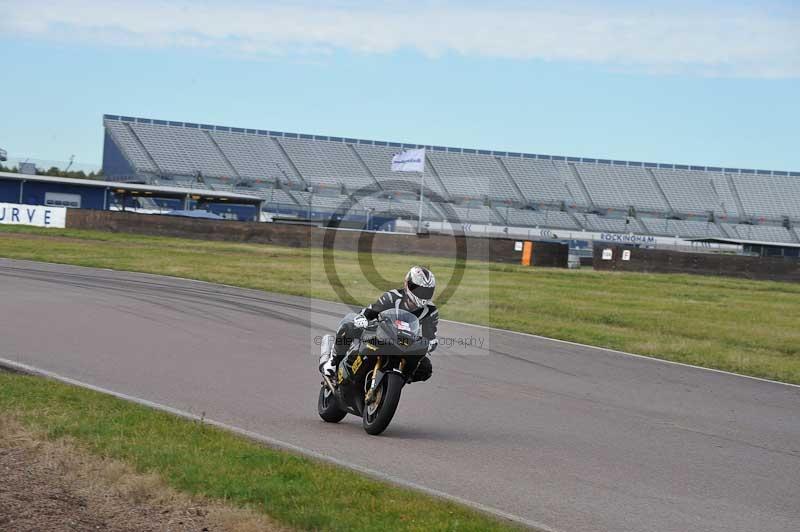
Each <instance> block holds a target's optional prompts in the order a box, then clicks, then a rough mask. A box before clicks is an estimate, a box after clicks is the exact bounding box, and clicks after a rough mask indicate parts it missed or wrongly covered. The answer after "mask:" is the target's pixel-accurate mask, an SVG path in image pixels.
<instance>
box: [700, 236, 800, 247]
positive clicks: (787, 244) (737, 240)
mask: <svg viewBox="0 0 800 532" xmlns="http://www.w3.org/2000/svg"><path fill="white" fill-rule="evenodd" d="M686 240H691V241H693V242H708V243H711V244H736V245H740V246H768V247H776V248H800V244H793V243H790V242H765V241H762V240H744V239H741V238H720V237H699V238H686Z"/></svg>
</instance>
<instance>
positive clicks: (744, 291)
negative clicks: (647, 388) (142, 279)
mask: <svg viewBox="0 0 800 532" xmlns="http://www.w3.org/2000/svg"><path fill="white" fill-rule="evenodd" d="M321 254H322V251H321V250H319V249H296V248H287V247H279V246H266V245H257V244H238V243H222V242H208V241H200V240H186V239H176V238H162V237H148V236H138V235H127V234H115V233H106V232H96V231H79V230H44V229H34V228H18V227H15V228H10V227H3V226H0V256H2V257H9V258H18V259H30V260H37V261H47V262H58V263H67V264H76V265H83V266H95V267H103V268H114V269H120V270H131V271H140V272H151V273H161V274H167V275H175V276H180V277H189V278H194V279H201V280H206V281H213V282H220V283H227V284H232V285H238V286H244V287H249V288H256V289H262V290H268V291H274V292H283V293H288V294H295V295H301V296H311V297H316V298H321V299H329V300H336V299H338V296H337V293H336V290H334V286H332V283H331V281H330V280H329V278H328V276H327V275H326V272H325V269H324V267H323V261H322V257H321ZM362 258H364V257H362ZM373 258H374V262H375V272H376V273H377V274H379V275H380V276H381V277H383V278H384V279H391V280H398V283H399V280H400V279H402V275H403V274H404V273H405V271H406V270H407V269H408V267H409V266H410V265H411V264H413V263H416V262H421V263H423V264H426V265H428V266H430V267H431V268H432V269H433V270H434V271H435V272H436V273H437V276H438V277H439V279H440V285H445V284H447V281H448V277H449V276H452V273H453V271H454V264H453V261H452V260H450V259H444V258H424V259H423V258H419V257H412V256H405V255H400V254H398V255H391V254H378V255H375V256H374V257H373ZM335 264H336V272H337V274H338V276H339V279H340V284H341V286H342V287H344V288H346V289H347V291H348V292H349V293H351V294H352V295H353V296H354V297H355V299H356V300H358V301H359V302H361V303H367V302H369V301H371V300H372V299H374V298H375V297H376V295H377V294H378V292H379V290H384V289H386V288H389V287H391V286H393V285H396V284H398V283H389V282H381V283H376V284H378V286H377V287H376V286H373V283H371V282H370V281H369V280H368V279H367V278H366V277H365V275H364V273H362V271H361V266H360V263H359V257H358V255H357V254H356V253H353V252H336V254H335ZM464 273H465V274H464V278H463V281H462V282H461V283H460V285H459V286H458V287H457V289H456V290H455V291H454V293H453V295H452V297H451V298H450V299H449V300H448V301H447V302H446V304H444V305H443V307H442V310H441V315H442V317H443V318H445V319H451V320H458V321H465V322H470V323H476V324H483V325H491V326H495V327H500V328H504V329H512V330H516V331H522V332H530V333H535V334H541V335H545V336H550V337H553V338H560V339H564V340H571V341H575V342H581V343H587V344H592V345H597V346H602V347H609V348H613V349H620V350H624V351H630V352H634V353H640V354H643V355H648V356H653V357H658V358H664V359H668V360H674V361H679V362H686V363H690V364H696V365H700V366H705V367H710V368H717V369H723V370H728V371H734V372H737V373H743V374H747V375H753V376H759V377H765V378H769V379H775V380H781V381H785V382H792V383H800V329H798V326H797V325H798V322H799V320H798V316H800V297H798V296H800V285H798V284H790V283H777V282H767V281H746V280H740V279H733V278H723V277H703V276H691V275H647V274H635V273H624V274H623V273H607V272H593V271H589V270H580V271H567V270H556V269H539V268H525V267H521V266H516V265H500V264H488V263H480V262H470V263H468V265H467V268H466V270H465V272H464ZM598 356H600V355H598Z"/></svg>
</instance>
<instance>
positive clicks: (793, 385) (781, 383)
mask: <svg viewBox="0 0 800 532" xmlns="http://www.w3.org/2000/svg"><path fill="white" fill-rule="evenodd" d="M439 321H446V322H448V323H454V324H456V325H464V326H466V327H477V328H479V329H488V330H490V331H497V332H502V333H508V334H518V335H520V336H529V337H531V338H536V339H539V340H547V341H548V342H556V343H559V344H567V345H574V346H576V347H586V348H588V349H596V350H598V351H604V352H606V353H613V354H615V355H625V356H629V357H634V358H639V359H642V360H649V361H651V362H661V363H662V364H673V365H675V366H683V367H685V368H694V369H702V370H704V371H713V372H714V373H722V374H723V375H731V376H733V377H741V378H743V379H752V380H755V381H761V382H768V383H770V384H780V385H782V386H791V387H793V388H800V384H792V383H790V382H781V381H773V380H770V379H764V378H762V377H753V376H751V375H743V374H741V373H733V372H731V371H725V370H722V369H714V368H706V367H704V366H695V365H693V364H686V363H685V362H676V361H674V360H665V359H663V358H657V357H654V356H647V355H637V354H636V353H628V352H627V351H618V350H616V349H611V348H608V347H598V346H596V345H588V344H581V343H578V342H571V341H569V340H559V339H558V338H550V337H547V336H539V335H538V334H532V333H525V332H519V331H509V330H508V329H498V328H497V327H489V326H488V325H478V324H475V323H464V322H461V321H453V320H444V319H442V320H439Z"/></svg>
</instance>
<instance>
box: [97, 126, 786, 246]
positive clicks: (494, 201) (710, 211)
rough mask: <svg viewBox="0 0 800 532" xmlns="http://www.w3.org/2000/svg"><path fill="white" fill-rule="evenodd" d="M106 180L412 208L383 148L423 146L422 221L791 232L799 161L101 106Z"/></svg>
mask: <svg viewBox="0 0 800 532" xmlns="http://www.w3.org/2000/svg"><path fill="white" fill-rule="evenodd" d="M103 124H104V127H105V144H104V153H103V171H104V174H105V175H106V176H107V177H108V178H109V179H113V180H120V181H130V182H143V183H148V184H168V185H170V186H178V187H192V186H197V184H198V183H201V184H202V185H203V186H204V187H206V188H210V189H212V190H224V191H231V192H233V191H238V192H246V193H247V194H251V195H256V196H259V197H261V198H264V200H265V209H266V210H269V211H272V212H279V213H283V214H293V215H296V216H302V217H306V216H308V215H309V214H311V213H315V216H316V217H321V218H325V217H332V216H336V217H337V219H343V218H345V219H346V218H348V217H354V218H355V217H361V216H364V215H365V214H367V213H369V214H371V215H373V216H375V215H380V216H381V217H382V218H384V219H386V218H405V219H413V218H415V217H416V215H417V210H418V207H419V205H418V196H419V192H420V190H419V186H420V183H419V177H418V176H417V175H415V174H404V173H392V172H390V169H389V168H390V160H391V156H392V155H393V154H394V153H396V152H398V151H400V150H402V149H407V148H422V147H424V148H427V151H428V157H427V163H426V172H425V188H424V194H425V208H424V214H423V217H424V219H426V220H428V221H432V222H439V221H446V222H450V223H456V224H461V223H469V224H482V225H495V226H515V227H539V228H554V229H568V230H574V231H592V232H614V233H636V234H643V235H655V236H670V237H724V238H753V239H756V238H757V239H758V240H766V241H771V242H795V243H797V242H800V236H799V235H798V232H797V230H796V229H795V227H794V226H795V224H797V223H798V222H800V172H780V171H768V170H748V169H738V168H719V167H706V166H687V165H678V164H663V163H647V162H631V161H619V160H606V159H591V158H585V157H564V156H554V155H540V154H530V153H514V152H504V151H492V150H476V149H468V148H452V147H444V146H422V145H417V144H408V143H399V142H386V141H377V140H363V139H354V138H344V137H329V136H320V135H309V134H298V133H285V132H280V131H267V130H260V129H259V130H256V129H244V128H235V127H224V126H214V125H208V124H196V123H187V122H172V121H166V120H153V119H147V118H135V117H126V116H116V115H105V116H104V117H103Z"/></svg>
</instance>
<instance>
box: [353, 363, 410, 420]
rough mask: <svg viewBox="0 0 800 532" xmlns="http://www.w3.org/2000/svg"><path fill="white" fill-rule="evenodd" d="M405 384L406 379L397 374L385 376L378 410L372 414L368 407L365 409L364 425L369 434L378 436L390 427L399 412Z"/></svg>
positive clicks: (381, 385)
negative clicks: (398, 407) (398, 408)
mask: <svg viewBox="0 0 800 532" xmlns="http://www.w3.org/2000/svg"><path fill="white" fill-rule="evenodd" d="M405 383H406V381H405V379H404V378H403V377H402V376H400V375H398V374H397V373H393V372H392V373H387V374H386V375H384V377H383V381H381V384H380V387H381V388H382V392H381V397H380V399H379V401H380V404H378V406H377V410H375V411H374V412H373V413H372V414H370V412H369V410H370V409H369V408H368V407H367V406H365V407H364V415H363V416H362V421H363V423H362V424H363V426H364V430H365V431H366V432H367V434H370V435H372V436H377V435H378V434H380V433H381V432H383V431H384V430H386V427H388V426H389V423H391V421H392V418H393V417H394V413H395V412H396V411H397V405H398V404H400V392H401V391H402V389H403V386H404V385H405Z"/></svg>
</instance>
